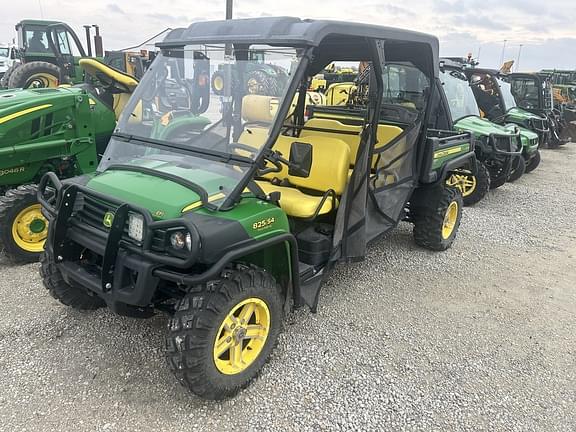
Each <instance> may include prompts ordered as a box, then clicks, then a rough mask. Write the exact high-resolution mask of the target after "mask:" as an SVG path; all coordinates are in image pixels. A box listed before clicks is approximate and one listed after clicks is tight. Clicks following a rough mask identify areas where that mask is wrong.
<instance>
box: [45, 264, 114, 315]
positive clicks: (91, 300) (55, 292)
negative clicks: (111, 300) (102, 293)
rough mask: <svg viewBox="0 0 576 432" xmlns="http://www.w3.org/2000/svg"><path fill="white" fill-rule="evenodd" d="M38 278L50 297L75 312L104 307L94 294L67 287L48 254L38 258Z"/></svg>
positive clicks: (104, 304) (71, 286) (75, 287)
mask: <svg viewBox="0 0 576 432" xmlns="http://www.w3.org/2000/svg"><path fill="white" fill-rule="evenodd" d="M40 276H41V277H42V282H43V283H44V286H45V287H46V289H47V290H48V292H49V293H50V295H51V296H52V297H54V298H55V299H56V300H58V301H59V302H60V303H62V304H63V305H65V306H70V307H71V308H73V309H77V310H95V309H99V308H101V307H104V306H106V303H105V302H104V300H102V299H101V298H100V297H98V296H97V295H96V294H92V293H91V292H89V291H87V290H85V289H84V288H81V287H79V286H75V285H69V284H68V283H67V282H66V281H65V280H64V278H62V274H61V273H60V270H58V268H57V267H56V264H55V263H54V258H53V257H52V256H51V255H49V254H48V253H43V254H42V256H41V257H40Z"/></svg>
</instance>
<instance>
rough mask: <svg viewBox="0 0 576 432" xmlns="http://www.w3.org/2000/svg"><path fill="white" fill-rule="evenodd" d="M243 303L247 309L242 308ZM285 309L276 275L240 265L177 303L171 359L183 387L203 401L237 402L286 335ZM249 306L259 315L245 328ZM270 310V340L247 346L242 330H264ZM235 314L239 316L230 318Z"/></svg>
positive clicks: (170, 332) (171, 328)
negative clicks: (228, 399)
mask: <svg viewBox="0 0 576 432" xmlns="http://www.w3.org/2000/svg"><path fill="white" fill-rule="evenodd" d="M243 302H247V303H246V305H244V306H242V304H243ZM282 303H283V302H282V297H281V294H280V287H279V286H278V284H277V283H276V281H275V280H274V278H273V277H272V275H270V274H269V273H268V272H266V271H264V270H262V269H259V268H257V267H254V266H244V265H236V266H234V267H233V268H231V269H228V270H225V271H223V272H222V274H221V277H220V279H218V280H215V281H212V282H209V283H207V284H204V285H201V286H197V287H193V288H191V289H190V291H189V292H188V294H186V296H184V298H182V299H181V300H180V301H179V302H178V303H177V305H176V312H175V314H174V316H173V317H172V318H171V319H170V321H169V324H168V334H167V336H166V359H167V361H168V365H169V367H170V369H171V370H172V372H173V373H174V374H175V375H176V378H177V379H178V380H179V381H180V383H181V384H182V385H183V386H184V387H186V388H188V389H189V390H191V391H192V392H193V393H195V394H196V395H198V396H200V397H201V398H204V399H213V400H219V399H223V398H226V397H230V396H233V395H234V394H236V393H237V392H238V391H240V390H241V389H242V388H244V387H246V386H247V385H248V384H249V383H250V381H251V380H252V379H254V377H256V376H257V374H258V373H259V371H260V369H261V368H262V366H263V365H264V364H265V363H266V361H267V360H268V357H269V356H270V354H271V352H272V350H273V349H274V346H275V345H276V342H277V339H278V335H279V334H280V332H281V329H282V319H283V307H282ZM249 304H254V308H255V309H254V310H255V311H257V312H258V314H257V313H256V312H254V313H253V314H252V315H251V316H250V317H249V322H248V323H246V322H244V323H242V322H241V320H240V319H241V317H244V318H245V317H246V316H247V315H246V314H244V311H245V309H244V308H245V307H246V306H247V305H249ZM238 307H240V308H241V309H237V308H238ZM266 310H267V311H268V312H269V314H268V318H269V320H268V326H267V328H266V330H265V333H266V334H265V336H262V335H263V333H259V337H258V338H253V339H246V340H242V339H241V338H242V335H243V334H242V331H243V330H241V329H242V328H244V329H245V330H246V331H247V332H249V333H246V335H248V334H249V335H251V336H253V335H254V330H255V329H256V330H257V329H258V328H260V329H262V328H263V327H266V326H264V325H262V322H264V321H265V320H264V321H263V317H265V316H266V314H265V312H266ZM234 311H239V312H234ZM235 313H238V316H237V317H235V318H231V316H232V315H234V314H235ZM246 313H248V312H246ZM234 323H235V324H234ZM259 323H260V325H259V326H258V324H259ZM225 324H226V325H225ZM249 326H256V327H249ZM262 338H264V339H263V340H264V341H263V342H262ZM217 342H218V343H217ZM238 342H239V343H238ZM227 344H230V345H229V347H230V348H228V349H227V347H228V345H227ZM258 344H260V345H258ZM216 347H218V354H217V353H216V352H215V349H216ZM239 347H242V348H241V349H240V351H239V350H238V348H239ZM249 347H250V349H249ZM222 350H223V351H222ZM238 353H241V356H240V357H238V356H239V354H238ZM254 355H255V357H254ZM250 356H252V358H250ZM238 358H240V359H243V360H246V359H248V360H247V361H246V362H242V361H238Z"/></svg>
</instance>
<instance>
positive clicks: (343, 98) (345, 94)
mask: <svg viewBox="0 0 576 432" xmlns="http://www.w3.org/2000/svg"><path fill="white" fill-rule="evenodd" d="M354 89H356V85H355V84H354V83H334V84H330V87H328V89H327V90H326V105H332V106H336V105H346V104H347V103H348V98H349V97H350V93H352V91H353V90H354Z"/></svg>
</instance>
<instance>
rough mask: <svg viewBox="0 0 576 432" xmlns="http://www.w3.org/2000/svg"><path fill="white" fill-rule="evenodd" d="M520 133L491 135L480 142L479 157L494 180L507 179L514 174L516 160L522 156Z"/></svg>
mask: <svg viewBox="0 0 576 432" xmlns="http://www.w3.org/2000/svg"><path fill="white" fill-rule="evenodd" d="M522 149H523V147H522V139H521V137H520V132H516V133H515V134H513V135H504V134H490V135H488V136H487V137H486V138H485V139H483V140H480V146H479V148H478V150H479V151H478V153H477V157H478V159H479V160H481V161H482V162H484V163H485V164H486V166H487V167H488V169H489V171H490V175H491V177H492V178H493V180H494V179H495V178H502V177H503V176H505V178H506V179H507V178H508V177H509V176H510V173H511V172H512V162H513V161H514V158H516V157H519V156H522Z"/></svg>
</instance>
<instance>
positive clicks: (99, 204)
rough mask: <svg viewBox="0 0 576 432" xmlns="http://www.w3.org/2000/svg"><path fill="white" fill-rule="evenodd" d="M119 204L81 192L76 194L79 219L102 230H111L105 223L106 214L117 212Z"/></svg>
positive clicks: (76, 213)
mask: <svg viewBox="0 0 576 432" xmlns="http://www.w3.org/2000/svg"><path fill="white" fill-rule="evenodd" d="M117 209H118V206H116V205H114V204H111V203H107V202H105V201H102V200H100V199H97V198H94V197H91V196H89V195H87V194H84V193H81V192H79V193H78V195H77V196H76V203H75V216H76V218H77V220H79V221H81V222H84V223H85V224H87V225H90V226H91V227H93V228H96V229H98V230H100V231H105V232H108V231H110V229H109V228H107V227H106V226H105V225H104V215H105V214H106V213H107V212H111V213H116V210H117Z"/></svg>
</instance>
